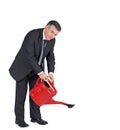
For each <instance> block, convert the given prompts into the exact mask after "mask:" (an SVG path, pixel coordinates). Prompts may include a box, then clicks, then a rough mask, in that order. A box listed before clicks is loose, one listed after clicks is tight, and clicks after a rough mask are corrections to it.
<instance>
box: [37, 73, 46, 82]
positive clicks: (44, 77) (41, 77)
mask: <svg viewBox="0 0 120 130" xmlns="http://www.w3.org/2000/svg"><path fill="white" fill-rule="evenodd" d="M39 77H40V79H41V80H43V81H45V80H47V79H48V76H47V74H46V73H44V72H42V73H41V74H40V75H39Z"/></svg>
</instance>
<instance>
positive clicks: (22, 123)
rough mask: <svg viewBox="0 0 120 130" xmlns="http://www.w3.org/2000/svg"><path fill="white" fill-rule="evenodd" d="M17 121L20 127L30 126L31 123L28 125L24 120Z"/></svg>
mask: <svg viewBox="0 0 120 130" xmlns="http://www.w3.org/2000/svg"><path fill="white" fill-rule="evenodd" d="M15 123H16V124H17V125H18V126H20V127H28V126H29V125H28V124H27V123H26V122H24V121H22V122H19V121H15Z"/></svg>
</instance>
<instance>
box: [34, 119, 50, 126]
mask: <svg viewBox="0 0 120 130" xmlns="http://www.w3.org/2000/svg"><path fill="white" fill-rule="evenodd" d="M31 122H34V123H35V122H37V123H38V124H40V125H46V124H48V122H47V121H45V120H43V119H31Z"/></svg>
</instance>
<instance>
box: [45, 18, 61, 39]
mask: <svg viewBox="0 0 120 130" xmlns="http://www.w3.org/2000/svg"><path fill="white" fill-rule="evenodd" d="M60 31H61V26H60V24H59V23H58V22H57V21H55V20H52V21H49V22H48V23H47V25H46V26H45V28H44V33H45V38H46V40H51V39H53V38H55V36H56V35H58V33H59V32H60Z"/></svg>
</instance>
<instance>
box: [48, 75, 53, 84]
mask: <svg viewBox="0 0 120 130" xmlns="http://www.w3.org/2000/svg"><path fill="white" fill-rule="evenodd" d="M48 78H50V80H51V82H54V76H53V74H49V75H48Z"/></svg>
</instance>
